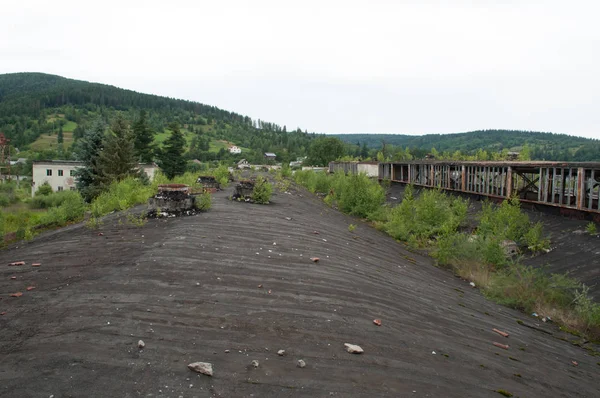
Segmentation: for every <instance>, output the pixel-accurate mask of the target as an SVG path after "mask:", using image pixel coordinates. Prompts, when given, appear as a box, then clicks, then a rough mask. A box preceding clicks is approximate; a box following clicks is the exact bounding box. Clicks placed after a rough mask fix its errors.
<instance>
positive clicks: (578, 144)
mask: <svg viewBox="0 0 600 398" xmlns="http://www.w3.org/2000/svg"><path fill="white" fill-rule="evenodd" d="M332 136H334V137H338V138H340V139H341V140H342V141H345V142H348V143H352V144H356V143H360V144H361V145H363V144H366V145H367V147H369V148H382V146H383V144H385V145H394V146H399V147H403V148H411V149H418V150H424V151H431V149H432V148H435V149H436V150H437V151H439V152H454V151H461V152H463V153H473V152H475V151H477V150H478V149H480V148H481V149H485V150H487V151H488V152H500V151H502V150H503V149H507V150H509V151H520V150H521V149H522V148H523V146H524V145H528V146H529V148H530V151H531V156H532V158H533V159H540V160H542V159H545V160H565V161H600V140H597V139H591V138H584V137H574V136H570V135H566V134H556V133H545V132H535V131H522V130H477V131H470V132H466V133H451V134H425V135H406V134H332Z"/></svg>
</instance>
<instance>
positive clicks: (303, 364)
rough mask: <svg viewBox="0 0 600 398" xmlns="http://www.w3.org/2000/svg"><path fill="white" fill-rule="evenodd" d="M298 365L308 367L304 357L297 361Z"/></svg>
mask: <svg viewBox="0 0 600 398" xmlns="http://www.w3.org/2000/svg"><path fill="white" fill-rule="evenodd" d="M296 366H297V367H299V368H305V367H306V362H304V360H303V359H299V360H298V363H296Z"/></svg>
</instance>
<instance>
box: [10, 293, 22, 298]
mask: <svg viewBox="0 0 600 398" xmlns="http://www.w3.org/2000/svg"><path fill="white" fill-rule="evenodd" d="M22 295H23V293H21V292H16V293H13V294H11V295H10V297H21V296H22Z"/></svg>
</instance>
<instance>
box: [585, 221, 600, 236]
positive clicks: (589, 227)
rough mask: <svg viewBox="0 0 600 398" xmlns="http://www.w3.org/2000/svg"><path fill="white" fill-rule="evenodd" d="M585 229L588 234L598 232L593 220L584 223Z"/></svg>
mask: <svg viewBox="0 0 600 398" xmlns="http://www.w3.org/2000/svg"><path fill="white" fill-rule="evenodd" d="M585 230H586V231H587V233H588V234H590V235H596V234H597V233H598V229H597V228H596V224H594V223H593V222H590V223H589V224H588V225H586V227H585Z"/></svg>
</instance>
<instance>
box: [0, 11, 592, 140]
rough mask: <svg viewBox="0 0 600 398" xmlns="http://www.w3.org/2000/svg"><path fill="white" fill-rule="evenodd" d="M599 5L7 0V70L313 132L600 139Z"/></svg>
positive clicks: (0, 54)
mask: <svg viewBox="0 0 600 398" xmlns="http://www.w3.org/2000/svg"><path fill="white" fill-rule="evenodd" d="M598 15H600V2H598V1H594V0H589V1H583V0H581V1H579V0H575V1H554V0H546V1H542V0H508V1H495V0H472V1H467V0H446V1H444V0H437V1H435V0H420V1H419V0H412V1H409V0H406V1H405V0H395V1H393V0H370V1H362V0H361V1H354V0H340V1H338V0H320V1H313V0H302V1H296V0H293V1H285V0H252V1H250V0H247V1H245V0H219V1H216V0H211V1H207V0H196V1H192V0H190V1H184V0H169V1H167V0H160V1H151V0H150V1H149V0H145V1H129V0H120V1H113V0H103V1H95V2H87V1H67V0H53V1H46V0H43V1H30V0H20V1H14V0H1V4H0V73H8V72H20V71H39V72H46V73H53V74H58V75H61V76H65V77H70V78H76V79H83V80H89V81H95V82H101V83H107V84H113V85H116V86H119V87H124V88H129V89H133V90H137V91H141V92H147V93H154V94H159V95H167V96H171V97H178V98H185V99H190V100H196V101H200V102H203V103H206V104H211V105H216V106H218V107H221V108H225V109H228V110H232V111H235V112H238V113H242V114H245V115H249V116H251V117H252V118H255V119H258V118H260V119H263V120H268V121H272V122H276V123H278V124H281V125H287V127H288V129H289V128H295V127H298V126H300V127H302V128H303V129H308V130H309V131H317V132H328V133H346V132H382V133H384V132H385V133H410V134H416V133H445V132H460V131H468V130H474V129H485V128H507V129H508V128H510V129H526V130H538V131H552V132H561V133H568V134H574V135H583V136H588V137H596V138H600V77H599V75H600V24H599V23H598V22H597V19H598Z"/></svg>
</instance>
